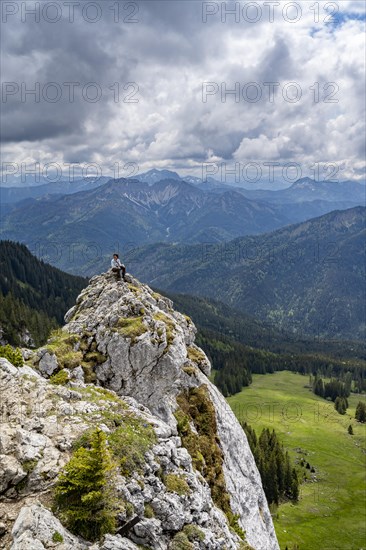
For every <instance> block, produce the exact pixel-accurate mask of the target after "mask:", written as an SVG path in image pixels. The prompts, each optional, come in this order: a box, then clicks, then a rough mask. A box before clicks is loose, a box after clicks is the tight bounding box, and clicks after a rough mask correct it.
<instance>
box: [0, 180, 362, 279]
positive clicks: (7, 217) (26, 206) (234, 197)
mask: <svg viewBox="0 0 366 550" xmlns="http://www.w3.org/2000/svg"><path fill="white" fill-rule="evenodd" d="M138 178H139V179H131V178H130V179H125V178H121V179H118V180H114V179H111V180H108V179H107V178H105V177H102V178H99V179H97V178H87V179H86V180H83V179H82V180H76V181H74V182H65V181H60V182H56V183H48V184H47V185H37V186H32V185H30V186H28V187H23V188H21V187H13V188H11V187H2V188H1V190H0V199H1V210H2V223H1V230H0V236H1V238H5V239H10V240H15V241H20V242H23V243H25V244H27V245H29V246H30V248H31V249H33V250H35V251H36V244H37V245H40V246H41V247H47V246H48V245H50V244H52V245H55V244H56V245H60V244H63V245H66V246H69V247H72V248H73V250H74V251H76V252H77V251H79V253H80V251H81V250H82V249H84V248H85V247H90V246H92V247H94V250H97V251H98V254H100V255H101V256H103V255H104V253H105V254H106V255H109V254H110V252H111V249H112V248H115V247H118V248H120V249H121V250H125V249H126V248H128V249H130V248H135V247H136V246H140V245H145V244H153V243H156V242H167V243H200V242H201V243H203V242H207V243H211V242H223V241H228V240H231V239H233V238H235V237H239V236H244V235H255V234H260V233H264V232H268V231H273V230H276V229H279V228H281V227H284V226H286V225H289V224H291V223H295V222H300V221H304V220H307V219H310V218H313V217H316V216H319V215H322V214H324V213H327V212H330V211H332V210H336V209H346V208H350V207H353V206H357V205H364V204H365V186H364V185H362V184H360V183H357V182H341V183H331V182H315V181H313V180H310V179H308V178H304V179H302V180H298V181H297V182H295V183H294V184H293V185H291V186H290V187H289V188H288V189H285V190H278V191H271V190H246V189H243V188H240V187H233V186H228V185H224V184H222V183H220V182H218V181H216V180H214V179H212V178H209V179H208V181H207V182H202V180H200V179H199V178H195V177H189V178H184V179H183V178H181V177H180V176H179V175H178V174H177V173H176V172H172V171H168V170H161V171H159V170H150V171H149V172H146V173H145V174H141V175H140V176H138ZM162 178H165V179H162ZM187 179H189V182H187V181H186V180H187ZM81 256H82V255H81V254H78V253H76V259H75V264H74V265H73V266H72V268H71V269H72V270H73V271H75V272H79V273H84V272H85V270H86V269H87V270H88V271H87V272H88V273H90V272H92V271H93V269H92V268H91V271H90V265H89V263H90V260H92V258H90V254H89V256H88V258H87V259H85V258H83V257H81ZM94 256H95V254H94ZM57 265H58V267H61V268H63V269H66V270H70V258H69V257H67V256H66V255H64V258H61V262H60V263H58V264H57Z"/></svg>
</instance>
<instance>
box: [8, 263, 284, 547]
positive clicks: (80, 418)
mask: <svg viewBox="0 0 366 550" xmlns="http://www.w3.org/2000/svg"><path fill="white" fill-rule="evenodd" d="M65 321H66V325H65V326H64V327H63V329H62V331H60V333H59V334H58V335H56V336H55V337H54V338H53V339H51V340H50V342H49V343H48V345H47V346H45V347H44V349H43V350H42V351H41V352H40V353H34V354H32V356H31V357H30V358H29V361H28V363H29V364H28V366H25V367H23V368H15V367H14V366H13V365H11V364H10V363H9V362H8V361H7V360H6V359H2V360H0V384H1V387H0V391H1V392H2V415H3V430H2V432H1V438H0V464H1V465H3V466H2V468H1V473H0V487H1V489H0V491H1V500H0V521H2V522H3V523H4V524H5V525H6V534H5V536H4V537H3V538H2V539H1V538H0V547H2V548H8V547H9V548H11V549H12V550H23V549H24V550H25V549H26V548H27V549H28V548H29V549H31V550H33V549H34V550H38V548H40V549H41V548H54V547H59V548H62V549H68V548H70V550H71V549H72V548H75V549H76V550H79V549H80V550H81V549H83V548H93V550H94V549H95V550H112V549H113V550H114V549H116V550H118V549H119V548H121V549H126V550H129V549H131V550H133V549H136V548H138V547H139V545H140V546H141V545H143V546H144V547H147V548H151V549H153V550H164V549H169V548H174V537H175V536H176V535H177V533H178V534H179V533H182V532H184V530H185V529H186V528H187V526H188V527H189V526H192V525H193V526H195V527H196V528H197V529H199V532H200V537H199V540H195V541H194V542H191V545H192V546H191V547H192V548H193V549H194V548H200V549H202V550H203V549H207V550H209V549H212V550H216V549H217V550H219V549H222V550H224V548H226V549H233V550H234V549H245V548H248V549H249V548H254V549H255V550H278V549H279V546H278V543H277V539H276V536H275V532H274V528H273V524H272V520H271V516H270V513H269V510H268V506H267V503H266V499H265V495H264V492H263V488H262V485H261V480H260V476H259V473H258V470H257V468H256V465H255V462H254V459H253V456H252V454H251V451H250V448H249V445H248V442H247V440H246V436H245V434H244V432H243V430H242V428H241V426H240V424H239V423H238V421H237V420H236V418H235V416H234V414H233V412H232V411H231V409H230V407H229V406H228V404H227V403H226V401H225V399H224V398H223V396H222V395H221V394H220V392H219V391H218V390H217V389H216V387H215V386H213V385H212V384H211V382H210V381H209V379H208V377H207V376H208V375H209V372H210V363H209V361H208V359H207V357H206V356H205V354H204V353H203V351H202V350H201V349H200V348H198V347H197V346H196V345H195V344H194V339H195V333H196V329H195V326H194V324H193V322H192V321H191V320H190V319H189V318H188V317H186V316H184V315H182V314H181V313H179V312H177V311H175V310H174V308H173V304H172V302H171V301H170V300H169V299H167V298H164V297H162V296H160V295H159V294H157V293H155V292H153V291H152V290H151V289H150V288H149V287H148V286H146V285H143V284H141V283H140V282H139V281H137V280H136V279H134V278H132V277H130V276H128V277H127V282H116V281H115V279H114V277H113V276H111V275H110V274H103V275H100V276H96V277H93V279H91V281H90V284H89V286H88V287H87V288H86V289H85V290H84V291H83V292H82V293H81V294H80V296H79V297H78V299H77V301H76V305H75V306H74V307H73V308H72V309H71V310H70V311H68V312H67V314H66V316H65ZM61 372H62V373H63V375H64V376H65V378H64V380H63V383H64V384H65V385H54V383H55V378H54V377H55V376H56V377H57V376H59V375H60V373H61ZM200 407H201V408H202V407H203V408H205V414H206V416H205V418H210V424H209V425H210V429H211V430H212V432H213V433H211V434H205V435H204V436H202V435H201V433H200V429H201V425H200V418H199V414H200V413H201V412H202V411H200ZM116 415H118V419H119V422H122V423H123V421H124V419H127V418H131V416H132V417H133V418H137V419H140V421H141V422H143V423H144V426H145V425H146V426H149V427H150V428H151V429H152V430H153V431H154V434H155V438H156V439H155V440H154V443H153V444H152V445H151V447H150V448H149V450H148V451H146V452H145V455H144V464H143V467H142V468H136V469H135V470H133V471H130V472H123V471H121V472H120V473H119V476H118V483H117V491H118V495H119V498H120V499H121V501H123V502H124V503H128V506H127V507H126V513H125V516H124V517H122V518H120V519H121V521H122V522H123V521H127V520H128V519H129V514H130V513H131V510H133V514H135V515H138V516H139V517H140V522H139V523H137V525H135V526H134V527H133V528H132V529H131V530H130V531H129V532H128V534H126V535H125V537H126V538H123V537H121V536H120V535H113V534H110V535H107V536H106V537H105V538H104V540H103V541H101V542H98V543H94V544H93V545H92V544H91V543H87V542H86V541H83V540H82V539H80V538H78V537H76V536H75V535H72V534H71V533H69V532H68V531H67V529H65V527H64V526H62V525H61V524H60V522H59V520H58V519H57V518H56V517H55V516H54V515H53V514H52V513H51V512H50V511H49V497H50V490H51V489H52V486H53V485H54V483H55V480H56V479H57V475H58V473H59V471H60V470H61V469H62V467H63V466H64V465H65V464H66V462H67V461H68V460H69V458H70V455H71V452H72V448H73V443H74V442H75V441H76V440H77V439H78V438H79V437H80V436H81V435H82V434H83V433H85V431H86V430H88V429H89V428H90V427H91V426H96V425H98V426H100V428H101V429H102V430H104V431H105V432H106V433H111V432H113V430H115V429H116V423H115V422H113V419H115V418H116ZM210 415H211V416H210ZM121 419H122V420H121ZM205 429H206V430H207V426H206V427H205ZM187 433H188V434H190V438H189V437H187V436H186V435H187ZM200 437H201V440H202V441H208V442H209V444H210V445H212V450H213V451H212V452H213V453H216V454H215V457H216V459H217V465H216V466H217V468H216V470H217V472H216V474H217V476H218V477H220V476H221V477H220V484H221V485H220V487H222V492H223V493H225V494H227V495H228V501H229V504H228V505H226V508H225V509H224V507H223V506H221V505H220V496H219V497H217V494H216V497H215V495H214V492H215V491H214V490H213V483H214V482H213V478H212V476H211V477H210V476H209V475H208V474H207V472H208V471H209V464H208V462H209V460H208V455H205V452H203V453H201V452H198V451H197V452H195V453H193V452H192V446H190V445H189V444H188V443H187V442H189V441H190V440H192V438H193V439H194V438H196V439H195V441H199V440H200ZM205 438H206V439H205ZM201 450H202V451H203V449H201ZM206 451H207V450H206ZM203 455H205V456H203ZM169 476H170V477H169ZM168 478H169V479H171V480H174V479H175V480H177V479H178V478H179V479H183V481H184V488H185V490H184V491H176V490H174V487H173V488H172V487H170V486H169V484H168V483H167V479H168ZM219 492H220V491H219ZM216 493H217V491H216ZM227 506H229V507H230V510H229V514H228V511H227ZM122 515H123V514H122ZM233 516H234V518H235V524H236V525H237V527H238V528H237V529H236V528H235V526H234V524H233V522H232V519H233ZM228 518H229V519H228ZM230 518H231V525H230ZM14 519H15V523H14ZM233 527H234V528H233ZM239 528H240V529H242V530H243V531H245V541H244V539H243V536H242V535H240V529H239ZM11 529H12V534H10V530H11ZM55 532H58V533H59V534H60V537H59V538H60V539H61V538H62V540H63V542H62V544H61V543H60V544H59V545H58V546H57V545H55V542H52V537H53V536H54V533H55ZM1 540H3V541H5V542H3V543H1ZM29 541H32V545H30V546H27V544H30V542H29ZM1 544H8V545H9V546H1Z"/></svg>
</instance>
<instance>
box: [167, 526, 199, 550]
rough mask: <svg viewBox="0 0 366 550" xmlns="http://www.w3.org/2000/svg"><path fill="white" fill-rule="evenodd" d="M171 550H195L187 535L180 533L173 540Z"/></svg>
mask: <svg viewBox="0 0 366 550" xmlns="http://www.w3.org/2000/svg"><path fill="white" fill-rule="evenodd" d="M170 550H194V545H193V544H192V543H191V542H190V541H189V539H188V537H187V535H186V534H185V533H183V531H180V532H179V533H177V534H176V535H175V537H174V539H173V540H172V542H171V545H170Z"/></svg>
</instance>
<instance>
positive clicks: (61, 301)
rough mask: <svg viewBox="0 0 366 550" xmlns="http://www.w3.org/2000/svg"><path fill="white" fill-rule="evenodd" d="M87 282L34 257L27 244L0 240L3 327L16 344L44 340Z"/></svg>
mask: <svg viewBox="0 0 366 550" xmlns="http://www.w3.org/2000/svg"><path fill="white" fill-rule="evenodd" d="M86 284H87V280H86V279H84V278H82V277H74V276H73V275H68V274H67V273H63V272H62V271H60V270H59V269H56V268H54V267H52V266H50V265H48V264H46V263H44V262H43V261H41V260H38V259H37V258H36V257H35V256H33V255H32V254H31V253H30V252H29V250H28V249H27V247H26V246H24V245H22V244H19V243H14V242H11V241H0V327H1V331H2V336H1V338H2V340H3V341H5V342H9V343H10V344H13V345H18V344H20V343H27V333H28V332H29V333H30V336H31V339H32V340H33V342H34V344H35V345H38V344H40V343H42V342H43V341H44V340H45V338H46V337H47V335H48V333H49V331H50V329H51V328H54V327H55V326H57V325H60V324H62V323H63V317H64V315H65V313H66V311H67V310H68V309H69V308H70V307H71V306H72V305H73V303H74V302H75V298H76V296H77V295H78V294H79V292H80V291H81V289H82V288H84V287H85V286H86Z"/></svg>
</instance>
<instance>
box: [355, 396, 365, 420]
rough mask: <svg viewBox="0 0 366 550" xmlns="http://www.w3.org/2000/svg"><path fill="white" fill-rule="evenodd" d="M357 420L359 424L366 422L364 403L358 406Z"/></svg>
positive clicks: (360, 402)
mask: <svg viewBox="0 0 366 550" xmlns="http://www.w3.org/2000/svg"><path fill="white" fill-rule="evenodd" d="M355 418H356V420H358V421H359V422H362V423H365V422H366V404H365V403H362V401H359V402H358V405H357V407H356V414H355Z"/></svg>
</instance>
